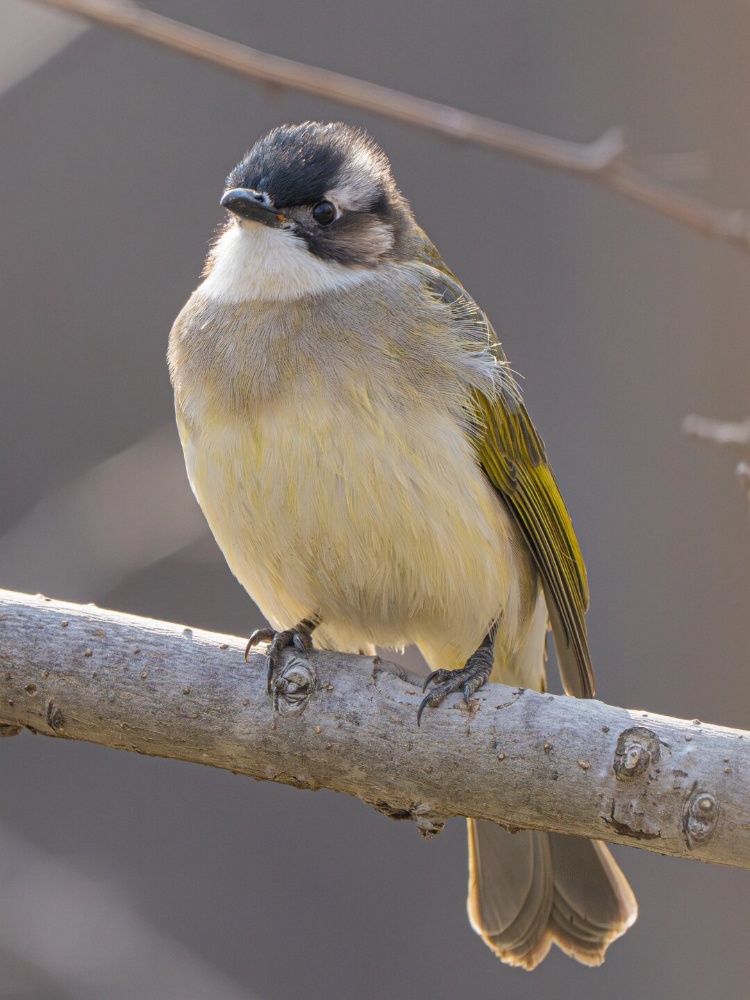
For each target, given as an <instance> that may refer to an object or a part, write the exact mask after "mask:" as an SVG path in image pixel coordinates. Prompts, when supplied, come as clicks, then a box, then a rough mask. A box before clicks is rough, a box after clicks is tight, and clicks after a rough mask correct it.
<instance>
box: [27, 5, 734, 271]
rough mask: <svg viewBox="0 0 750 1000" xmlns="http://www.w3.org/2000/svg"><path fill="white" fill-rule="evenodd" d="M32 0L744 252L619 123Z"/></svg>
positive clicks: (120, 13) (730, 214)
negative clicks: (490, 156)
mask: <svg viewBox="0 0 750 1000" xmlns="http://www.w3.org/2000/svg"><path fill="white" fill-rule="evenodd" d="M34 2H35V3H42V4H44V5H45V6H47V7H54V8H57V9H59V10H66V11H69V12H70V13H73V14H79V15H81V16H82V17H86V18H88V19H89V20H91V21H94V22H97V23H99V24H103V25H106V26H107V27H110V28H115V29H117V30H118V31H123V32H125V33H127V34H131V35H138V36H139V37H141V38H145V39H147V40H149V41H152V42H157V43H158V44H160V45H164V46H167V47H168V48H172V49H176V50H177V51H179V52H184V53H186V54H187V55H190V56H193V57H195V58H197V59H201V60H203V61H204V62H208V63H212V64H213V65H215V66H219V67H221V68H222V69H226V70H229V71H231V72H233V73H237V74H239V75H240V76H244V77H249V78H250V79H253V80H259V81H261V82H263V83H267V84H272V85H274V86H277V87H286V88H289V89H291V90H298V91H301V92H302V93H306V94H313V95H315V96H316V97H321V98H324V99H325V100H330V101H335V102H337V103H339V104H344V105H347V106H348V107H353V108H357V109H359V110H361V111H367V112H369V113H371V114H376V115H380V116H382V117H384V118H390V119H393V120H395V121H400V122H404V123H406V124H407V125H412V126H414V127H417V128H421V129H424V130H426V131H428V132H432V133H434V134H436V135H441V136H443V137H445V138H448V139H451V140H453V141H456V142H463V143H470V144H472V145H475V146H484V147H486V148H489V149H494V150H497V151H499V152H504V153H509V154H510V155H512V156H517V157H520V158H521V159H524V160H529V161H531V162H533V163H538V164H542V165H543V166H547V167H553V168H556V169H558V170H564V171H567V172H568V173H573V174H577V175H579V176H583V177H587V178H589V179H590V180H593V181H595V182H596V183H598V184H600V185H602V186H603V187H605V188H608V189H609V190H611V191H615V192H617V193H618V194H621V195H624V196H625V197H626V198H629V199H631V200H632V201H636V202H638V203H639V204H641V205H645V206H646V207H648V208H650V209H652V210H653V211H655V212H658V213H660V214H661V215H666V216H668V217H669V218H671V219H673V220H674V221H676V222H679V223H681V224H682V225H684V226H687V227H688V228H690V229H692V230H694V231H695V232H697V233H699V234H700V235H702V236H710V237H713V238H715V239H718V240H722V241H723V242H726V243H729V244H731V245H732V246H734V247H737V248H738V249H740V250H743V251H746V252H747V251H750V223H749V222H748V217H747V216H746V215H745V213H743V212H741V211H725V210H722V209H719V208H715V207H714V206H712V205H710V204H708V203H706V202H703V201H701V200H700V199H698V198H692V197H690V196H688V195H684V194H682V193H680V192H678V191H675V190H673V189H672V188H670V187H668V186H667V185H664V184H660V183H659V182H658V181H655V180H654V179H652V178H651V177H649V176H648V175H647V174H645V173H642V172H640V171H638V170H635V169H634V168H633V167H631V166H629V165H628V164H627V162H626V160H625V149H624V144H623V140H622V136H621V134H620V132H619V130H617V129H612V130H610V131H609V132H607V133H605V135H603V136H602V137H601V138H600V139H598V140H596V141H595V142H592V143H589V144H580V143H574V142H567V141H565V140H562V139H555V138H553V137H551V136H545V135H540V134H538V133H535V132H530V131H527V130H525V129H521V128H516V127H515V126H513V125H508V124H503V123H501V122H497V121H493V120H492V119H490V118H485V117H482V116H481V115H474V114H471V113H469V112H466V111H460V110H459V109H458V108H453V107H450V106H449V105H445V104H438V103H436V102H434V101H428V100H425V99H423V98H420V97H413V96H411V95H409V94H404V93H401V92H400V91H397V90H392V89H390V88H389V87H381V86H379V85H377V84H372V83H366V82H365V81H363V80H358V79H355V78H354V77H350V76H345V75H344V74H342V73H335V72H332V71H331V70H325V69H320V68H319V67H316V66H308V65H306V64H304V63H299V62H295V61H293V60H291V59H284V58H282V57H280V56H275V55H270V54H268V53H265V52H259V51H258V50H257V49H252V48H250V47H249V46H247V45H241V44H240V43H239V42H233V41H230V40H228V39H225V38H221V37H219V36H218V35H214V34H211V33H210V32H207V31H201V30H200V29H198V28H193V27H190V26H188V25H185V24H183V23H181V22H180V21H175V20H172V19H171V18H168V17H162V16H161V15H159V14H155V13H153V12H152V11H149V10H146V9H144V8H142V7H139V6H137V5H136V4H134V3H131V2H129V0H34Z"/></svg>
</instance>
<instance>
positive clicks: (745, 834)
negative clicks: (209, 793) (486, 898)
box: [0, 591, 750, 868]
mask: <svg viewBox="0 0 750 1000" xmlns="http://www.w3.org/2000/svg"><path fill="white" fill-rule="evenodd" d="M244 647H245V641H244V640H240V639H235V638H231V637H226V636H221V635H215V634H213V633H209V632H202V631H200V630H198V629H189V628H182V627H181V626H179V625H170V624H168V623H166V622H155V621H151V620H150V619H145V618H134V617H131V616H129V615H121V614H117V613H115V612H111V611H102V610H100V609H99V608H95V607H94V606H93V605H87V606H81V605H75V604H62V603H59V602H55V601H49V600H47V599H46V598H44V597H42V596H41V595H39V596H37V597H28V596H26V595H24V594H14V593H11V592H10V591H0V720H1V722H2V724H1V725H0V736H2V735H5V736H12V735H14V734H15V733H17V732H19V731H20V730H21V729H22V728H23V727H26V728H28V729H31V730H33V731H35V732H38V733H43V734H46V735H48V736H61V737H66V738H69V739H77V740H87V741H88V742H91V743H99V744H103V745H106V746H112V747H118V748H121V749H124V750H132V751H135V752H137V753H144V754H150V755H152V756H160V757H171V758H175V759H178V760H189V761H194V762H196V763H202V764H209V765H212V766H214V767H222V768H227V769H229V770H232V771H234V772H235V773H238V774H246V775H250V776H252V777H254V778H257V779H259V780H269V781H278V782H282V783H285V784H289V785H294V786H295V787H298V788H308V789H315V788H330V789H333V790H334V791H339V792H346V793H347V794H349V795H354V796H357V797H358V798H359V799H361V800H362V801H363V802H366V803H368V804H370V805H372V806H374V807H375V808H376V809H378V810H379V811H380V812H383V813H386V814H387V815H389V816H392V817H393V818H394V819H411V820H414V821H416V823H417V826H418V827H419V829H420V830H421V832H422V833H423V834H424V835H425V836H431V835H433V834H435V833H439V832H440V830H441V829H442V827H443V824H444V823H445V820H446V819H448V818H449V817H450V816H475V817H478V818H480V819H486V820H491V821H494V822H496V823H501V824H502V825H504V826H511V827H530V828H534V829H540V830H554V831H557V832H559V833H567V834H575V835H577V836H582V837H592V838H598V839H603V840H610V841H613V842H615V843H620V844H629V845H631V846H633V847H641V848H645V849H647V850H651V851H658V852H660V853H663V854H673V855H676V856H679V857H685V858H694V859H697V860H701V861H710V862H714V863H717V864H726V865H733V866H735V867H739V868H750V733H742V732H739V731H738V730H732V729H724V728H720V727H718V726H708V725H703V724H702V723H700V722H698V721H697V720H696V721H693V722H687V721H682V720H679V719H668V718H665V717H664V716H659V715H653V714H651V713H650V712H642V711H637V712H636V711H630V710H627V709H622V708H614V707H612V706H609V705H604V704H602V703H601V702H598V701H593V700H579V699H576V698H567V697H563V696H554V695H550V694H538V693H536V692H533V691H524V690H522V689H519V688H509V687H505V686H504V685H502V684H487V685H486V686H485V687H484V688H482V689H481V690H480V691H478V692H477V693H476V695H475V696H474V697H473V698H472V699H471V700H470V703H469V705H468V706H467V705H465V704H464V702H463V699H462V697H461V696H460V694H457V695H453V696H450V697H449V698H448V699H447V700H446V702H445V703H444V704H443V705H442V706H441V707H440V708H439V709H435V710H430V711H429V712H428V713H427V715H426V716H425V717H424V718H423V719H422V726H421V728H417V719H416V716H417V706H418V705H419V703H420V700H421V698H422V692H421V689H420V688H421V685H420V684H419V679H418V678H415V677H412V676H409V675H408V674H406V673H405V672H403V671H399V670H398V669H397V668H395V667H393V666H392V665H389V664H384V663H382V662H381V661H379V660H378V658H377V657H376V658H373V657H364V656H346V655H344V654H341V653H332V652H316V651H312V652H311V653H310V654H309V656H307V657H304V658H300V655H299V653H296V652H292V653H291V654H286V655H285V657H284V660H283V662H282V665H281V671H280V673H279V674H277V695H278V696H277V699H276V701H277V705H278V711H274V708H273V706H272V704H271V700H270V699H269V697H268V694H267V692H266V663H265V658H264V657H262V656H261V655H258V654H255V655H253V656H251V658H250V662H249V663H245V660H244V657H243V650H244Z"/></svg>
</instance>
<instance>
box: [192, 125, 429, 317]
mask: <svg viewBox="0 0 750 1000" xmlns="http://www.w3.org/2000/svg"><path fill="white" fill-rule="evenodd" d="M221 204H222V205H223V206H224V208H226V209H227V210H228V211H229V212H230V213H231V215H232V218H231V221H230V224H229V226H228V227H227V229H226V230H225V232H224V233H223V235H222V236H221V237H220V239H219V240H218V242H217V244H216V247H215V248H214V251H213V253H212V256H211V258H210V259H209V268H208V278H207V284H209V285H212V286H214V287H213V290H214V292H216V293H219V292H221V293H222V297H224V298H230V299H233V300H234V301H240V300H242V299H243V298H260V299H263V298H266V299H268V298H270V299H284V298H286V299H291V298H295V297H299V296H300V295H303V294H322V293H324V292H326V291H330V290H333V289H335V288H338V287H341V286H343V285H347V284H351V283H353V282H356V281H358V280H362V278H363V277H365V276H366V275H367V274H368V273H371V272H372V271H373V270H374V269H377V268H378V267H381V266H382V265H383V263H384V262H386V261H393V260H399V259H404V257H406V256H407V255H408V254H409V252H410V250H411V246H412V243H413V241H414V238H415V233H417V232H418V230H417V227H416V224H415V222H414V219H413V216H412V214H411V210H410V209H409V206H408V204H407V202H406V200H405V199H404V197H403V196H402V195H401V193H400V192H399V190H398V188H397V187H396V184H395V181H394V179H393V175H392V173H391V167H390V163H389V162H388V158H387V157H386V155H385V153H384V152H383V151H382V150H381V149H380V148H379V147H378V146H377V144H376V143H375V142H374V141H373V140H372V139H371V138H370V137H369V136H368V135H367V134H366V133H365V132H362V131H361V130H359V129H355V128H352V127H350V126H348V125H344V124H342V123H340V122H336V123H333V124H320V123H318V122H306V123H305V124H303V125H282V126H281V127H279V128H276V129H274V130H273V131H272V132H270V133H269V134H268V135H267V136H265V137H264V138H263V139H261V140H260V141H259V142H257V143H256V144H255V146H253V148H252V149H251V150H250V152H249V153H248V154H247V156H245V158H244V159H243V160H242V161H241V162H240V163H239V164H238V165H237V166H236V167H235V168H234V170H233V171H232V172H231V174H230V175H229V177H228V178H227V184H226V191H225V192H224V195H223V197H222V199H221ZM208 290H209V289H207V291H208Z"/></svg>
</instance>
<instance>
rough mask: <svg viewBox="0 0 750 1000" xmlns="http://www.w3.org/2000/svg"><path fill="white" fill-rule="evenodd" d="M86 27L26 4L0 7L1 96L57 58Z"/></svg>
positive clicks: (15, 1) (8, 2)
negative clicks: (55, 56) (53, 58)
mask: <svg viewBox="0 0 750 1000" xmlns="http://www.w3.org/2000/svg"><path fill="white" fill-rule="evenodd" d="M83 30H84V28H83V26H82V25H80V24H77V23H76V22H75V21H72V20H71V19H70V18H69V17H64V16H63V15H61V14H58V13H56V12H54V11H48V10H37V9H36V8H35V7H33V6H31V5H29V4H28V3H25V2H24V0H3V2H2V4H0V94H3V93H5V91H6V90H10V89H11V87H14V86H15V85H16V84H17V83H20V81H21V80H23V79H24V77H27V76H28V75H29V74H30V73H33V72H34V70H36V69H38V68H39V67H40V66H41V65H42V64H43V63H45V62H46V61H47V60H48V59H51V58H52V56H54V55H56V54H57V53H58V52H59V51H60V50H61V49H64V48H65V46H66V45H68V44H70V42H72V41H73V39H74V38H76V37H77V36H78V35H80V34H81V33H82V31H83Z"/></svg>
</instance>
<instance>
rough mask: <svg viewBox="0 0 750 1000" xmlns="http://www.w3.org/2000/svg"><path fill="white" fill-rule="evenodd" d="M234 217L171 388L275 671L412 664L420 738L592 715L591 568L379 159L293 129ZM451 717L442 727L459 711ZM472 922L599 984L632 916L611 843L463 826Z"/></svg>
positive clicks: (480, 317)
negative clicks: (461, 724)
mask: <svg viewBox="0 0 750 1000" xmlns="http://www.w3.org/2000/svg"><path fill="white" fill-rule="evenodd" d="M221 205H222V206H223V207H224V208H225V209H226V211H227V222H226V225H224V226H223V228H222V229H221V230H220V232H219V234H218V236H217V238H216V239H215V241H214V242H213V244H212V246H211V249H210V252H209V254H208V257H207V261H206V265H205V269H204V272H203V275H202V281H201V283H200V285H199V286H198V287H197V288H196V290H195V291H194V292H193V294H192V295H191V297H190V298H189V299H188V301H187V303H186V305H185V306H184V308H183V309H182V311H181V312H180V313H179V315H178V317H177V319H176V320H175V322H174V325H173V327H172V330H171V333H170V337H169V348H168V363H169V370H170V377H171V381H172V385H173V388H174V395H175V408H176V416H177V425H178V430H179V435H180V439H181V442H182V447H183V450H184V456H185V463H186V468H187V473H188V478H189V481H190V484H191V486H192V489H193V492H194V493H195V496H196V498H197V500H198V502H199V504H200V506H201V508H202V510H203V513H204V515H205V517H206V519H207V521H208V525H209V527H210V529H211V531H212V532H213V535H214V537H215V539H216V541H217V543H218V545H219V547H220V548H221V550H222V552H223V554H224V556H225V558H226V560H227V562H228V564H229V567H230V569H231V570H232V572H233V573H234V575H235V576H236V577H237V579H238V580H239V582H240V583H241V584H242V585H243V586H244V588H245V589H246V590H247V592H248V594H249V595H250V597H251V598H252V599H253V600H254V601H255V603H256V604H257V605H258V607H259V608H260V609H261V611H262V612H263V614H264V615H265V616H266V618H267V620H268V622H269V623H270V627H268V628H263V629H260V630H257V631H256V632H255V633H254V634H253V636H251V639H250V642H249V643H248V650H250V649H252V648H254V647H255V646H258V645H261V644H265V647H266V655H267V657H268V660H267V666H268V674H269V678H268V680H269V689H273V687H274V684H275V672H276V670H277V668H278V666H279V663H280V657H281V654H282V651H283V650H284V649H286V648H287V647H290V646H291V647H294V648H296V650H297V651H298V652H299V654H300V655H302V656H305V655H307V651H308V650H310V649H311V648H312V645H313V639H314V641H315V644H316V645H317V646H318V647H319V648H324V649H326V648H327V649H338V650H342V651H352V652H357V651H362V650H367V649H372V648H373V647H379V648H385V649H387V648H394V649H398V648H403V647H405V646H416V647H418V648H419V650H420V651H421V653H422V655H423V656H424V659H425V660H426V662H427V664H428V666H429V667H430V670H431V672H430V674H429V676H428V678H427V680H426V682H425V690H426V693H425V694H424V698H423V700H422V702H421V704H420V706H419V713H418V716H417V719H416V720H415V724H420V723H424V722H425V720H426V718H427V717H428V716H429V715H430V713H431V712H433V711H435V710H438V708H439V706H440V705H441V704H442V702H443V701H445V699H446V698H449V697H450V696H451V695H453V694H455V693H458V694H459V696H461V695H462V696H463V697H464V699H465V700H466V701H467V702H468V701H469V699H470V698H471V696H472V695H473V694H474V692H475V691H476V690H478V688H479V687H481V685H482V684H484V683H485V682H487V681H493V682H495V681H498V682H503V683H507V684H511V685H516V686H519V685H520V686H523V687H527V688H534V689H536V690H545V686H546V680H545V658H546V654H545V650H546V637H547V631H548V628H551V631H552V634H553V638H554V643H555V648H556V652H557V660H558V664H559V669H560V673H561V678H562V684H563V687H564V689H565V692H566V693H567V694H569V695H573V696H576V697H582V698H588V697H592V696H593V694H594V680H593V673H592V666H591V657H590V653H589V647H588V641H587V634H586V624H585V613H586V610H587V608H588V585H587V578H586V570H585V566H584V562H583V558H582V555H581V550H580V547H579V545H578V542H577V540H576V536H575V533H574V530H573V526H572V524H571V520H570V516H569V514H568V512H567V510H566V507H565V504H564V502H563V500H562V497H561V494H560V491H559V488H558V485H557V482H556V480H555V477H554V475H553V473H552V470H551V467H550V464H549V461H548V458H547V454H546V451H545V446H544V444H543V442H542V439H541V437H540V435H539V433H538V432H537V430H536V429H535V427H534V425H533V423H532V421H531V418H530V417H529V414H528V412H527V409H526V407H525V404H524V401H523V398H522V395H521V391H520V389H519V386H518V382H517V380H516V377H515V376H514V373H513V372H512V371H511V369H510V367H509V364H508V361H507V359H506V357H505V354H504V352H503V349H502V347H501V345H500V343H499V341H498V339H497V336H496V335H495V332H494V330H493V327H492V326H491V324H490V321H489V320H488V318H487V316H486V315H485V313H484V312H483V311H482V310H481V309H480V307H479V306H478V305H477V304H476V303H475V301H474V300H473V298H472V297H471V296H470V294H469V293H468V292H467V291H466V290H465V288H464V286H463V285H462V284H461V282H460V281H459V280H458V278H457V277H456V276H455V275H454V274H453V272H452V271H451V270H450V268H449V267H448V266H447V264H445V263H444V261H443V259H442V257H441V256H440V254H439V252H438V250H437V249H436V248H435V246H434V245H433V243H432V242H431V241H430V239H429V237H428V236H427V235H426V233H425V232H424V231H423V230H422V229H421V228H420V226H419V225H418V224H417V222H416V220H415V218H414V214H413V212H412V209H411V207H410V205H409V203H408V201H407V199H406V198H405V196H404V195H403V194H402V193H401V191H400V190H399V188H398V186H397V185H396V181H395V179H394V176H393V172H392V169H391V165H390V162H389V159H388V157H387V156H386V154H385V153H384V152H383V150H382V149H381V148H380V147H379V146H378V145H377V143H376V142H375V140H374V139H372V138H371V137H370V135H369V134H368V133H366V132H365V131H363V130H362V129H360V128H357V127H354V126H351V125H347V124H345V123H342V122H333V123H321V122H304V123H302V124H299V125H282V126H279V127H277V128H275V129H273V130H272V131H271V132H270V133H268V134H267V135H265V136H264V137H263V138H261V139H259V141H257V142H256V143H255V145H254V146H253V147H252V148H251V149H250V151H249V152H248V153H247V154H246V155H245V156H244V158H243V159H242V160H241V161H240V162H239V163H238V165H237V166H236V167H235V168H234V169H233V170H232V171H231V173H230V174H229V176H228V178H227V181H226V185H225V188H224V193H223V195H222V197H221ZM443 711H445V709H443ZM468 827H469V895H468V912H469V918H470V922H471V924H472V926H473V927H474V929H475V930H476V931H477V932H478V933H479V934H480V935H481V937H482V938H483V939H484V941H485V942H486V943H487V944H488V945H489V947H490V948H491V949H492V950H493V951H494V952H495V954H496V955H498V956H499V957H500V958H501V959H502V960H503V961H504V962H506V963H508V964H510V965H515V966H520V967H523V968H526V969H533V968H534V967H535V966H537V965H538V964H539V962H541V961H542V960H543V959H544V957H545V956H546V955H547V953H548V952H549V950H550V947H551V946H552V944H553V943H554V944H556V945H557V946H559V947H560V948H561V949H562V950H563V952H565V953H567V954H568V955H570V956H572V957H573V958H574V959H577V960H578V961H579V962H582V963H583V964H585V965H598V964H600V963H601V962H602V961H603V960H604V954H605V952H606V950H607V947H608V946H609V944H610V943H611V942H612V941H613V940H614V939H616V938H617V937H619V936H620V935H621V934H623V933H624V932H625V931H626V930H627V928H628V927H630V925H631V924H632V923H633V922H634V920H635V919H636V916H637V903H636V900H635V897H634V895H633V892H632V890H631V889H630V886H629V885H628V882H627V881H626V879H625V876H624V875H623V874H622V872H621V871H620V869H619V867H618V866H617V864H616V863H615V861H614V859H613V858H612V856H611V854H610V853H609V851H608V849H607V848H606V847H605V846H604V844H602V843H600V842H598V841H590V840H584V839H580V838H574V837H568V836H562V835H557V834H549V833H545V832H539V831H528V830H527V831H519V832H515V833H511V832H508V831H506V830H505V829H504V828H503V827H501V826H498V825H496V824H494V823H490V822H487V821H481V820H473V819H469V820H468Z"/></svg>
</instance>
